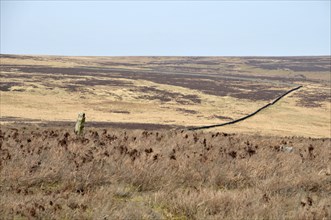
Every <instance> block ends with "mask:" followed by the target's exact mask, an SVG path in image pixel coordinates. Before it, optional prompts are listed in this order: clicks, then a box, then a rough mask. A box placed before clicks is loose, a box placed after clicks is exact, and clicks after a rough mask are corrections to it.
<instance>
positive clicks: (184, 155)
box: [0, 125, 331, 220]
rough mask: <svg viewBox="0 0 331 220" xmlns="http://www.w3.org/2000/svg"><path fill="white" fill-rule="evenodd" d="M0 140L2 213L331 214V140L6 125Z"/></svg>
mask: <svg viewBox="0 0 331 220" xmlns="http://www.w3.org/2000/svg"><path fill="white" fill-rule="evenodd" d="M0 144H1V145H0V146H1V148H0V162H1V163H0V172H1V175H0V198H1V199H0V217H1V219H109V220H112V219H129V220H131V219H183V220H184V219H325V220H326V219H330V217H331V167H330V155H331V140H330V139H329V138H323V139H322V138H320V139H312V138H299V137H275V136H259V135H243V134H228V133H224V132H203V131H198V132H193V131H187V130H168V129H163V130H160V129H158V130H156V131H146V130H139V129H134V130H124V129H115V128H108V129H102V128H98V129H95V128H93V129H92V128H88V129H87V130H86V132H85V134H84V136H81V137H78V136H76V135H75V134H74V132H73V131H72V128H71V127H54V126H53V127H49V128H43V127H39V126H37V125H21V126H19V125H3V126H2V127H1V129H0ZM288 149H291V150H288Z"/></svg>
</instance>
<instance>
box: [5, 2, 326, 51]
mask: <svg viewBox="0 0 331 220" xmlns="http://www.w3.org/2000/svg"><path fill="white" fill-rule="evenodd" d="M330 7H331V6H330V0H324V1H316V0H315V1H313V0H311V1H297V0H291V1H268V0H265V1H137V0H136V1H22V0H21V1H13V0H11V1H3V0H1V45H0V46H1V48H0V52H1V54H37V55H72V56H74V55H75V56H308V55H330V50H331V49H330V41H331V40H330V39H331V37H330V26H331V25H330V20H331V19H330V10H331V8H330Z"/></svg>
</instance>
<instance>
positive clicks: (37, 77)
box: [0, 56, 331, 137]
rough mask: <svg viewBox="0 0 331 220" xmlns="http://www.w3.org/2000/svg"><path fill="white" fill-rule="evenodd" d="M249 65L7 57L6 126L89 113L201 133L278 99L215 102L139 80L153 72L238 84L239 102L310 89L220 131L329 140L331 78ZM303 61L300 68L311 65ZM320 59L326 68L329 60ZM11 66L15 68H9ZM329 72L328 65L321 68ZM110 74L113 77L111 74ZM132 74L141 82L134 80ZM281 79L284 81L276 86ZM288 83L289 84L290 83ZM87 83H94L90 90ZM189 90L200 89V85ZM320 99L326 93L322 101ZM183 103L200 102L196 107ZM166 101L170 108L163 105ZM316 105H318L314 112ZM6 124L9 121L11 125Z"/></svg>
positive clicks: (91, 117)
mask: <svg viewBox="0 0 331 220" xmlns="http://www.w3.org/2000/svg"><path fill="white" fill-rule="evenodd" d="M251 59H253V58H250V59H248V58H239V57H228V58H226V57H200V58H194V57H193V58H191V57H60V56H9V57H8V56H2V57H1V65H2V66H3V68H2V70H1V75H0V77H1V83H2V84H4V85H5V86H6V85H7V84H8V85H10V84H11V83H14V84H13V85H11V86H10V88H9V89H7V90H6V89H5V90H2V91H0V95H1V112H0V113H1V114H0V115H1V122H0V123H2V124H4V123H8V122H12V119H11V118H13V117H17V118H21V119H20V120H21V121H22V120H23V121H24V120H25V119H29V120H39V121H46V122H47V121H73V120H75V118H76V115H77V113H78V112H80V111H84V112H85V113H86V114H87V121H96V122H123V123H153V124H166V125H174V126H179V125H180V126H201V125H211V124H218V123H223V122H226V121H229V120H231V119H237V118H240V117H242V116H244V115H247V114H249V113H251V112H253V111H255V110H256V109H258V108H259V107H261V106H263V105H265V104H267V103H268V102H269V101H271V100H272V98H269V99H266V100H259V99H255V98H251V99H250V98H240V97H239V98H238V97H235V96H233V95H229V94H228V95H226V93H224V94H225V95H222V94H221V95H217V94H211V93H206V92H205V91H203V89H205V88H198V87H197V89H193V88H194V87H190V86H185V84H181V85H175V83H176V80H174V81H172V82H170V83H168V82H163V81H162V82H161V81H160V82H159V81H157V79H155V80H153V79H150V78H148V77H147V78H146V76H149V75H142V77H140V76H139V73H140V71H146V70H149V71H152V70H153V71H154V72H156V73H158V74H160V75H159V76H162V74H163V75H167V74H169V72H172V73H175V74H178V76H183V74H184V76H185V74H189V75H187V77H186V78H187V79H190V78H192V79H195V77H197V76H198V77H200V78H199V81H200V82H210V83H213V82H214V81H215V80H216V79H218V78H217V77H224V76H225V75H226V74H227V75H226V77H231V76H233V77H237V78H236V79H238V81H236V82H230V81H229V83H231V85H232V86H233V87H234V88H235V89H236V93H238V94H239V95H240V94H246V93H249V92H251V91H256V92H257V93H259V90H261V92H260V95H261V96H263V94H264V93H265V91H264V90H263V89H264V88H267V89H269V90H274V91H282V90H284V91H286V90H287V89H290V88H293V87H294V86H295V84H302V85H304V87H303V88H302V89H300V90H299V91H296V92H295V93H294V94H292V95H290V96H287V97H285V98H284V99H283V100H281V101H280V102H279V103H277V104H276V105H275V106H272V107H270V108H269V109H267V110H264V111H262V112H261V113H259V114H258V115H256V116H254V117H253V118H250V119H249V120H246V121H243V122H240V123H239V124H235V125H231V126H228V127H222V128H217V129H214V131H227V132H244V133H257V134H266V135H282V136H288V135H296V136H305V137H330V133H331V129H330V121H331V114H330V112H331V105H330V95H329V97H328V98H327V94H330V92H331V90H330V88H329V87H330V81H331V79H330V77H331V74H330V73H328V72H325V71H317V72H313V71H292V70H288V69H284V68H283V67H282V66H281V68H280V69H263V68H258V66H254V65H255V64H254V63H253V64H254V65H252V64H250V63H249V62H251V61H250V60H251ZM254 59H256V60H257V61H259V62H262V61H263V62H262V64H270V63H271V64H277V65H280V64H282V63H284V62H285V63H286V62H287V63H289V64H291V65H294V64H296V63H298V61H296V62H293V63H291V62H292V61H291V59H290V58H289V59H288V60H286V59H285V61H283V60H282V59H277V58H273V59H271V58H254ZM293 59H294V58H293ZM295 59H299V58H295ZM302 59H303V61H302V65H305V62H306V61H305V60H304V58H302ZM316 59H317V58H316ZM318 59H320V60H322V61H323V60H328V59H330V58H328V57H321V58H318ZM289 64H288V65H289ZM299 64H300V63H299ZM10 65H13V67H10V68H7V66H10ZM259 65H260V64H259ZM282 65H283V64H282ZM296 65H298V64H296ZM300 65H301V64H300ZM327 65H328V64H327V62H326V64H324V66H322V67H327ZM22 66H23V67H25V66H29V67H31V68H32V69H33V68H34V70H33V71H31V70H29V71H30V72H24V69H23V70H22V71H21V70H20V69H19V68H22ZM15 67H16V68H15ZM40 67H44V68H50V69H49V72H47V73H46V72H39V70H38V68H40ZM81 67H84V68H95V69H96V70H97V72H93V71H92V70H90V71H91V72H89V73H80V72H79V71H78V72H77V73H76V72H75V71H77V70H76V69H74V68H81ZM317 67H320V66H318V65H317ZM317 67H316V68H317ZM54 68H55V69H54ZM56 68H73V69H72V72H71V71H70V70H71V69H68V70H69V71H67V72H63V73H61V72H60V73H53V72H52V71H54V70H57V69H56ZM103 68H105V69H103ZM107 68H108V69H107ZM109 68H110V69H111V70H112V71H113V72H111V73H109V72H107V71H108V70H109ZM176 68H177V69H176ZM117 70H118V71H117ZM86 71H89V70H86ZM121 71H129V73H128V74H127V75H125V77H123V75H121V74H123V72H121ZM131 73H132V74H136V75H138V77H136V78H132V77H131V76H132V75H130V74H131ZM194 74H196V75H194ZM224 74H225V75H224ZM210 75H213V77H216V78H215V80H214V78H208V76H210ZM297 75H302V77H306V80H300V78H295V77H296V76H297ZM144 77H145V78H144ZM172 77H176V75H169V79H171V78H172ZM238 77H239V78H238ZM245 77H246V78H245ZM250 77H258V78H250ZM259 77H261V78H259ZM263 77H269V78H267V79H265V78H263ZM270 77H271V78H270ZM272 77H276V78H275V79H274V78H272ZM277 77H278V78H281V80H277ZM293 77H294V78H293ZM222 79H223V78H222ZM261 79H262V80H261ZM180 80H181V79H178V81H180ZM282 80H283V81H285V80H288V82H285V83H284V82H283V81H282ZM316 80H317V81H316ZM318 80H319V81H318ZM82 82H84V83H86V85H85V84H84V85H85V87H77V85H81V84H79V83H82ZM89 82H96V83H94V84H93V85H92V84H91V85H89V84H88V83H89ZM114 82H116V83H117V84H116V83H114ZM224 82H225V83H226V82H228V81H226V80H225V81H224ZM188 83H196V81H194V80H193V81H189V82H188ZM211 85H212V84H211ZM75 86H76V87H75ZM225 86H226V85H225V84H223V85H222V84H219V86H218V87H217V88H215V89H214V90H210V91H211V92H213V91H216V90H218V89H220V90H222V89H223V87H225ZM207 87H208V85H207ZM145 88H147V90H146V89H145ZM206 89H208V88H206ZM320 92H323V96H320V95H319V94H320ZM178 94H180V95H181V96H182V98H180V96H179V95H178ZM183 97H184V98H183ZM185 97H194V99H192V98H185ZM270 97H273V98H276V97H277V96H276V95H273V96H270ZM319 97H321V98H319ZM323 97H326V98H323ZM163 98H166V99H168V100H166V101H164V100H162V99H163ZM195 99H198V100H199V101H198V102H197V101H195ZM302 100H307V101H306V103H305V105H302V104H300V103H301V102H302ZM310 103H312V105H311V106H308V105H309V104H310ZM316 103H317V104H316ZM7 118H9V119H10V120H6V119H7Z"/></svg>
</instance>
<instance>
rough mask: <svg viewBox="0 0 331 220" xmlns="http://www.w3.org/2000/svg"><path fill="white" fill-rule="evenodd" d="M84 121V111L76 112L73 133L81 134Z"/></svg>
mask: <svg viewBox="0 0 331 220" xmlns="http://www.w3.org/2000/svg"><path fill="white" fill-rule="evenodd" d="M84 123H85V113H84V112H80V113H79V114H78V118H77V122H76V126H75V133H76V134H77V135H81V134H83V129H84Z"/></svg>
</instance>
